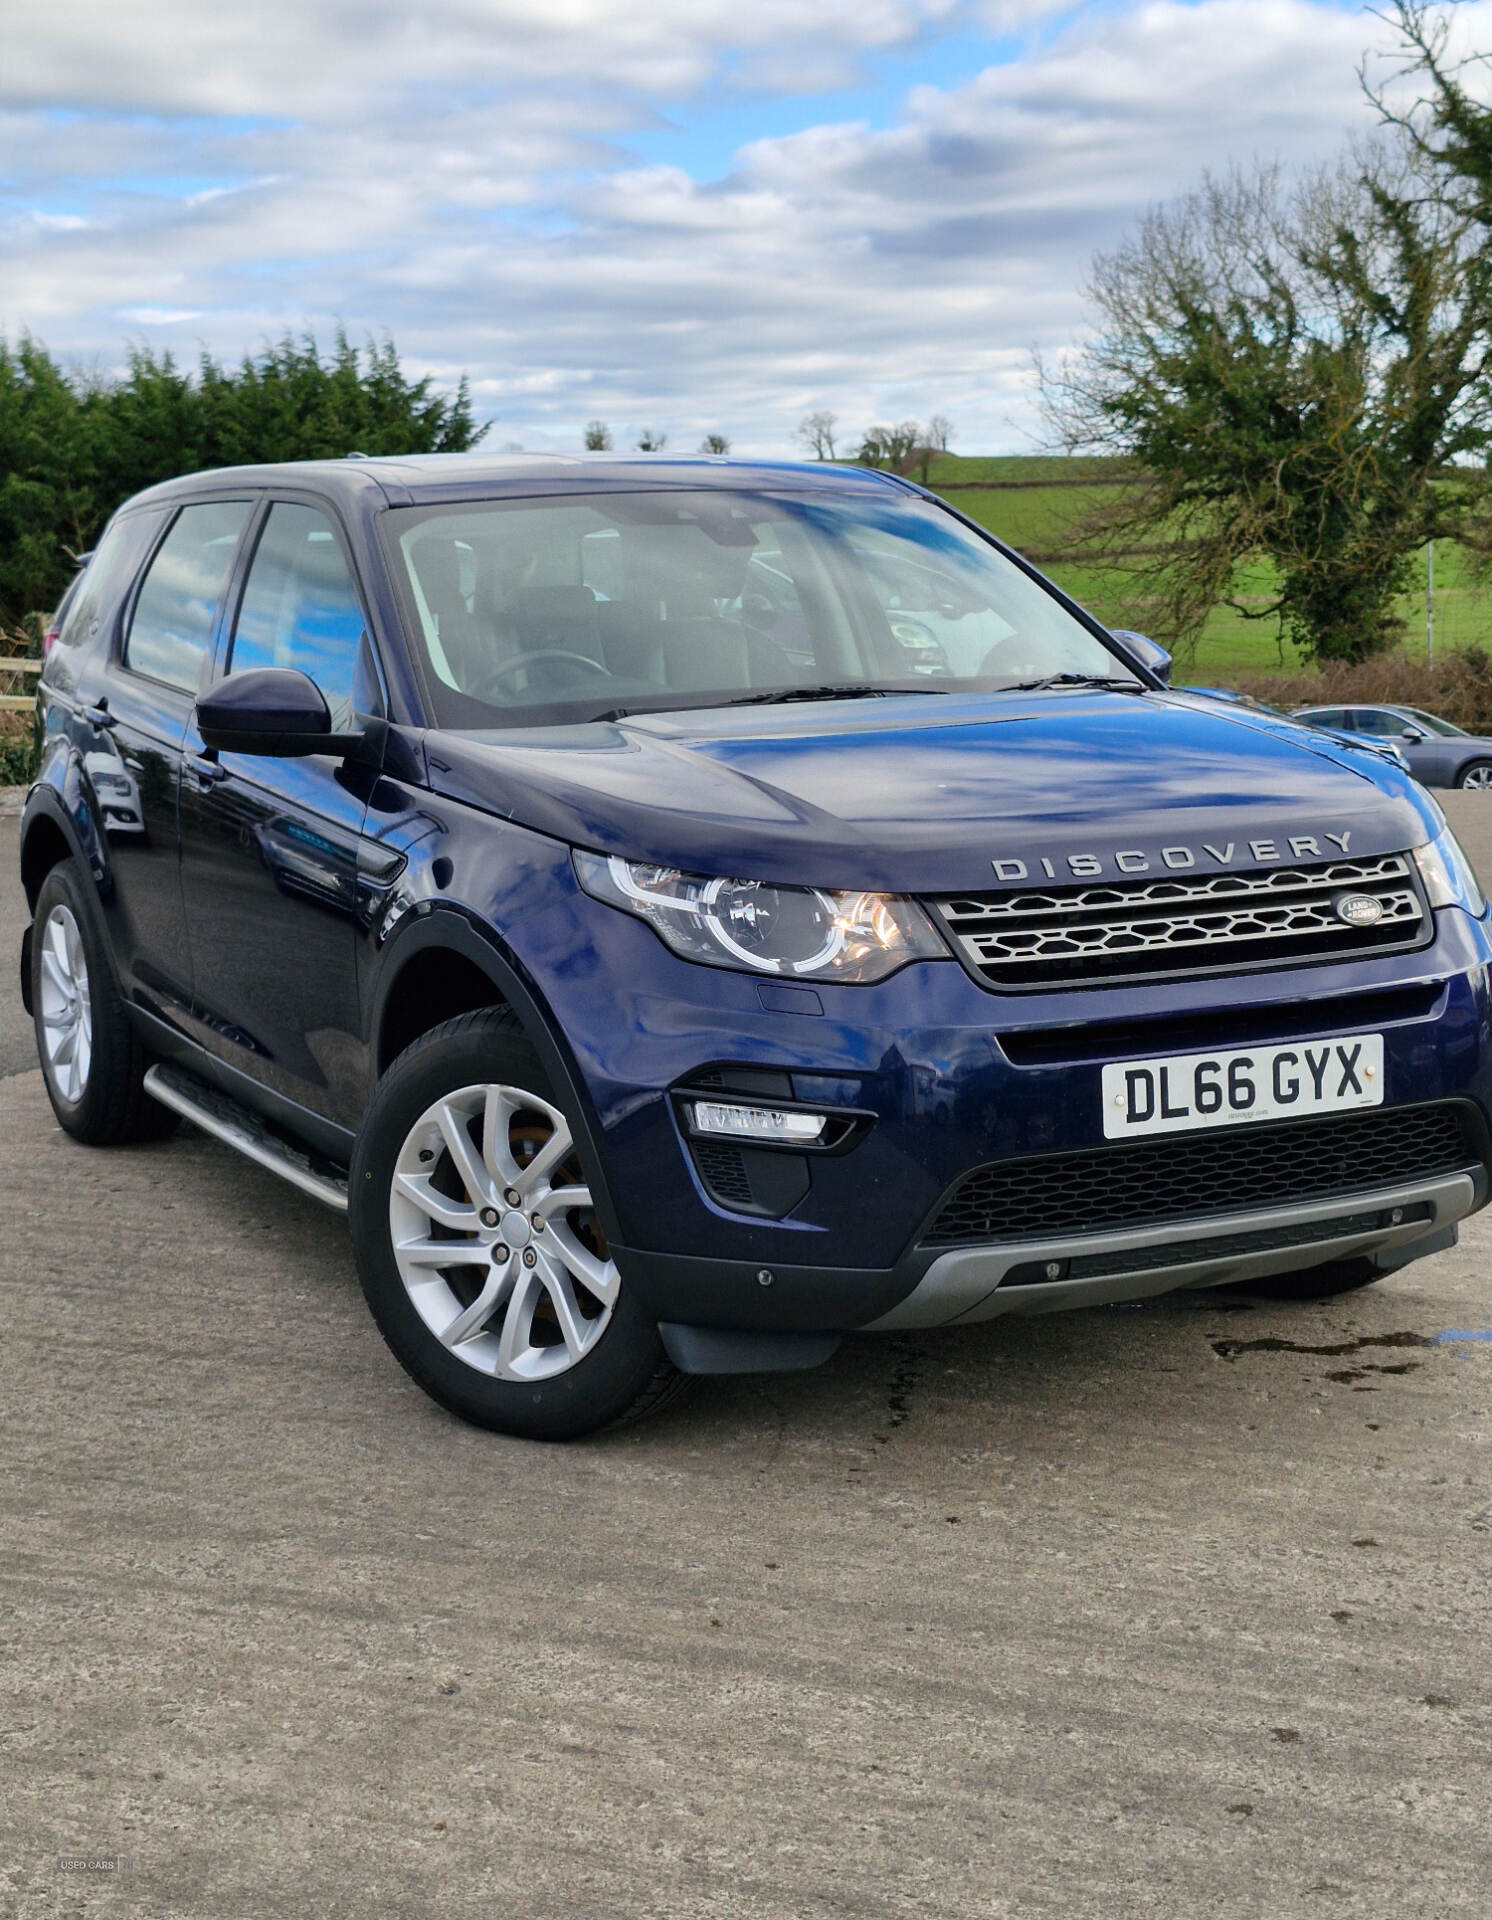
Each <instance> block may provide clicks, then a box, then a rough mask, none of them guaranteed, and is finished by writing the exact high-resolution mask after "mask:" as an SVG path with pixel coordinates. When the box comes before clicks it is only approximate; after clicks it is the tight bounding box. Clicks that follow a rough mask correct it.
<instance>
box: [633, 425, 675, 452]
mask: <svg viewBox="0 0 1492 1920" xmlns="http://www.w3.org/2000/svg"><path fill="white" fill-rule="evenodd" d="M667 445H668V435H667V434H666V433H659V432H658V431H657V430H656V429H655V428H653V427H644V428H643V430H642V432H641V433H640V434H639V435H638V436H637V451H638V452H639V453H662V451H663V449H664V448H665V447H666V446H667Z"/></svg>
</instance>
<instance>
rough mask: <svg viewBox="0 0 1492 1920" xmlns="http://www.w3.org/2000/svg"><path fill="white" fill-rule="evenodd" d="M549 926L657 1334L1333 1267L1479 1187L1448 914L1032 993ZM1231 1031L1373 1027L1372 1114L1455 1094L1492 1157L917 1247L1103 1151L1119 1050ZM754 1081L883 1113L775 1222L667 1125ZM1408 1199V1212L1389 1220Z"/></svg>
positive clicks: (990, 1304) (1467, 923)
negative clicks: (1135, 1216) (851, 974)
mask: <svg viewBox="0 0 1492 1920" xmlns="http://www.w3.org/2000/svg"><path fill="white" fill-rule="evenodd" d="M556 878H559V876H556ZM546 918H547V916H546ZM542 925H543V922H539V923H536V924H533V926H532V931H534V932H538V931H539V929H540V927H541V926H542ZM550 926H551V927H552V930H553V931H552V938H551V940H550V941H549V942H548V944H549V945H550V948H551V954H552V956H553V958H552V959H551V960H550V963H549V964H541V965H538V966H535V967H534V968H533V973H534V975H535V976H537V977H540V978H543V979H544V981H545V986H546V990H547V994H548V998H549V1003H550V1009H551V1013H552V1016H553V1018H554V1021H555V1024H556V1026H557V1027H558V1028H559V1030H560V1031H561V1032H562V1033H563V1034H564V1035H565V1037H566V1039H567V1040H568V1041H569V1043H570V1046H571V1049H572V1053H573V1058H574V1061H575V1064H576V1067H577V1069H578V1071H579V1074H580V1076H581V1078H582V1080H583V1082H584V1086H585V1092H586V1095H587V1097H588V1099H589V1101H590V1103H591V1105H592V1109H593V1112H594V1116H595V1121H596V1128H595V1134H596V1143H597V1147H598V1151H599V1154H600V1156H601V1159H602V1161H603V1168H602V1171H603V1172H604V1178H605V1184H606V1188H607V1192H608V1195H609V1198H610V1203H611V1208H612V1214H613V1218H614V1229H613V1231H612V1233H611V1242H612V1250H613V1252H614V1254H615V1256H616V1259H617V1262H618V1265H619V1266H620V1268H621V1271H622V1273H623V1276H624V1278H625V1280H626V1282H627V1284H628V1286H629V1287H630V1288H632V1289H633V1290H634V1293H635V1295H636V1297H637V1298H638V1299H639V1301H640V1302H641V1304H642V1305H643V1306H644V1308H645V1310H646V1311H647V1312H648V1313H649V1314H650V1315H651V1316H652V1317H654V1318H655V1319H657V1320H658V1321H660V1322H668V1323H684V1324H686V1325H693V1326H706V1327H716V1328H741V1329H762V1330H766V1329H784V1330H787V1329H796V1330H799V1331H802V1332H809V1331H823V1330H848V1329H852V1328H863V1327H871V1326H874V1327H888V1328H889V1327H910V1326H929V1325H940V1324H948V1323H951V1322H954V1321H959V1320H972V1319H978V1318H986V1317H991V1316H993V1315H995V1314H1003V1313H1008V1312H1032V1311H1047V1310H1051V1309H1053V1308H1056V1307H1062V1306H1080V1305H1084V1304H1088V1303H1090V1302H1095V1301H1106V1300H1117V1299H1135V1298H1141V1297H1144V1296H1145V1295H1147V1294H1155V1293H1160V1292H1164V1291H1167V1290H1169V1289H1171V1288H1176V1287H1194V1286H1205V1285H1213V1284H1222V1283H1224V1282H1241V1281H1247V1280H1248V1279H1250V1278H1258V1277H1263V1276H1264V1275H1266V1274H1269V1273H1276V1272H1281V1271H1287V1270H1290V1269H1293V1268H1302V1267H1308V1266H1311V1265H1313V1264H1320V1263H1324V1262H1327V1261H1333V1260H1339V1259H1343V1258H1356V1257H1359V1256H1363V1257H1370V1258H1373V1259H1376V1260H1378V1261H1379V1262H1380V1263H1383V1262H1399V1261H1400V1260H1402V1259H1409V1258H1414V1257H1417V1256H1418V1253H1419V1252H1422V1251H1430V1250H1433V1248H1434V1247H1435V1246H1437V1245H1439V1244H1445V1243H1446V1238H1445V1237H1446V1236H1447V1235H1448V1234H1450V1233H1451V1232H1452V1231H1453V1229H1454V1226H1455V1223H1456V1222H1457V1221H1458V1220H1459V1219H1461V1218H1463V1217H1464V1216H1465V1215H1466V1214H1468V1213H1470V1212H1472V1211H1474V1210H1475V1209H1476V1208H1477V1207H1479V1206H1481V1205H1482V1204H1484V1202H1485V1201H1486V1199H1487V1197H1488V1176H1487V1166H1488V1163H1489V1161H1492V1148H1489V1147H1488V1145H1487V1118H1488V1114H1489V1113H1492V991H1489V970H1492V941H1489V936H1488V928H1487V926H1486V925H1485V924H1484V923H1482V922H1478V921H1474V920H1472V919H1471V918H1470V917H1469V916H1468V915H1466V914H1464V913H1462V912H1460V911H1458V910H1454V909H1450V910H1445V911H1442V912H1441V913H1439V914H1438V915H1437V930H1436V939H1435V942H1434V944H1433V945H1432V946H1429V947H1426V948H1423V949H1421V950H1419V951H1417V952H1414V953H1410V954H1402V955H1396V956H1385V957H1383V958H1379V959H1375V960H1372V961H1367V962H1361V963H1358V964H1354V965H1351V966H1347V965H1330V966H1315V967H1304V966H1302V967H1297V968H1294V969H1281V970H1279V971H1277V972H1274V973H1268V974H1263V973H1260V974H1252V975H1249V976H1240V977H1238V978H1233V977H1226V978H1212V979H1208V980H1197V979H1193V980H1176V981H1170V982H1166V983H1164V984H1160V985H1150V986H1144V987H1139V986H1128V987H1120V988H1113V989H1087V990H1083V991H1081V992H1067V993H1062V994H1046V995H1039V996H1028V995H1022V996H1020V1002H1019V1005H1018V1006H1017V1005H1014V1004H1012V1002H1013V1000H1014V998H1015V997H1014V996H1006V995H1002V994H995V993H990V992H988V991H985V990H983V989H982V988H980V987H979V986H977V985H975V984H974V982H972V981H971V980H970V979H969V978H968V976H967V975H966V974H965V973H964V972H963V970H962V968H960V967H959V966H958V965H957V964H956V963H955V962H951V961H949V962H930V963H926V964H923V965H920V966H915V967H909V968H907V969H904V970H903V972H902V973H900V974H898V975H896V976H894V977H893V978H892V979H890V980H888V981H886V982H884V983H882V984H880V985H879V986H876V987H870V988H854V987H827V986H821V987H819V988H817V989H815V990H805V989H802V988H787V989H782V988H778V987H773V986H772V985H770V984H769V983H763V982H760V981H758V980H756V979H755V978H753V977H751V976H747V975H744V974H737V973H730V972H725V971H721V970H716V969H711V968H706V967H699V966H693V965H691V964H689V963H688V962H686V961H682V960H679V959H677V958H676V957H675V956H673V955H672V954H670V953H669V952H668V951H667V950H666V949H665V948H664V947H663V946H662V943H661V942H660V941H659V940H658V939H657V938H656V936H655V935H654V934H653V933H652V931H651V930H650V929H649V928H647V927H645V926H643V925H642V924H641V923H639V922H637V921H635V920H632V919H631V918H629V917H628V916H625V915H621V914H618V913H616V912H615V911H613V910H612V909H610V908H607V907H605V906H603V905H601V904H600V903H598V902H594V901H591V900H590V899H589V898H588V897H585V896H579V897H575V896H573V895H572V902H571V906H570V909H569V911H568V912H566V913H564V914H563V915H557V916H556V917H555V919H554V920H552V921H550ZM561 954H562V955H563V964H558V961H559V956H560V955H561ZM538 957H539V956H536V958H538ZM1395 996H1397V1002H1396V1005H1397V1010H1395V1007H1394V1005H1390V1002H1394V1001H1395ZM1241 1021H1242V1022H1245V1023H1247V1025H1246V1038H1247V1039H1248V1041H1249V1042H1250V1043H1251V1044H1252V1043H1253V1042H1254V1041H1257V1042H1258V1043H1259V1044H1261V1045H1263V1044H1268V1043H1269V1042H1270V1041H1273V1040H1293V1039H1296V1038H1298V1037H1300V1036H1302V1035H1303V1034H1309V1035H1310V1036H1312V1037H1317V1038H1326V1037H1329V1036H1330V1035H1331V1034H1333V1033H1336V1034H1344V1033H1350V1032H1360V1031H1368V1030H1374V1031H1381V1032H1382V1033H1383V1035H1384V1074H1385V1103H1384V1110H1385V1111H1387V1110H1390V1109H1396V1108H1404V1107H1410V1106H1425V1105H1429V1104H1438V1103H1456V1104H1457V1106H1458V1108H1459V1109H1460V1110H1462V1111H1464V1112H1465V1113H1466V1114H1467V1115H1468V1117H1469V1118H1470V1120H1471V1124H1470V1125H1469V1126H1468V1129H1467V1131H1468V1136H1469V1137H1470V1136H1475V1138H1476V1140H1477V1141H1478V1142H1479V1143H1480V1144H1478V1145H1477V1146H1476V1147H1475V1149H1474V1150H1472V1149H1468V1151H1467V1153H1466V1154H1465V1156H1464V1165H1463V1164H1461V1163H1459V1162H1457V1163H1453V1164H1449V1165H1442V1164H1438V1163H1437V1164H1436V1165H1435V1166H1434V1167H1427V1168H1425V1169H1423V1170H1422V1172H1420V1173H1418V1174H1414V1175H1412V1176H1411V1174H1410V1172H1409V1171H1408V1170H1402V1171H1403V1177H1402V1178H1399V1177H1397V1176H1398V1175H1399V1174H1400V1172H1401V1170H1400V1169H1398V1168H1395V1167H1383V1166H1381V1165H1380V1166H1379V1167H1377V1168H1375V1169H1374V1170H1373V1172H1372V1173H1371V1175H1365V1177H1364V1185H1363V1187H1362V1188H1358V1187H1355V1186H1354V1185H1353V1183H1352V1180H1351V1179H1350V1178H1348V1179H1346V1180H1344V1181H1343V1182H1342V1183H1340V1185H1339V1186H1337V1187H1336V1188H1334V1190H1333V1191H1331V1192H1329V1193H1326V1194H1324V1195H1323V1196H1322V1197H1318V1198H1313V1199H1310V1200H1309V1201H1302V1202H1301V1204H1299V1205H1294V1204H1285V1202H1287V1201H1288V1200H1290V1198H1291V1196H1290V1194H1289V1190H1288V1185H1289V1183H1288V1181H1283V1180H1282V1181H1281V1183H1280V1186H1279V1188H1278V1190H1276V1191H1275V1192H1273V1193H1271V1191H1270V1190H1269V1189H1270V1181H1269V1179H1268V1177H1267V1176H1266V1177H1264V1178H1262V1179H1261V1182H1260V1191H1259V1193H1258V1195H1257V1202H1255V1199H1254V1196H1253V1195H1252V1193H1250V1194H1249V1195H1248V1196H1247V1198H1246V1204H1240V1203H1239V1200H1238V1199H1237V1197H1235V1198H1234V1199H1232V1200H1230V1201H1229V1202H1228V1203H1227V1207H1228V1210H1226V1211H1218V1212H1208V1211H1207V1210H1206V1209H1205V1208H1199V1209H1198V1210H1196V1212H1195V1213H1193V1214H1191V1215H1189V1216H1188V1217H1186V1218H1184V1219H1170V1220H1167V1221H1165V1222H1164V1223H1163V1224H1156V1225H1148V1224H1146V1223H1145V1222H1144V1221H1134V1222H1131V1223H1126V1224H1125V1226H1124V1227H1123V1229H1122V1230H1121V1231H1108V1230H1105V1225H1104V1223H1103V1222H1102V1221H1097V1222H1095V1221H1093V1220H1089V1221H1088V1222H1087V1223H1086V1228H1087V1230H1085V1231H1084V1232H1082V1233H1080V1234H1078V1233H1069V1234H1064V1233H1062V1232H1060V1231H1057V1232H1053V1231H1049V1230H1047V1229H1045V1228H1043V1229H1042V1230H1041V1231H1040V1233H1039V1234H1037V1233H1033V1234H1031V1235H1029V1236H1027V1237H1022V1238H1019V1239H1017V1238H1014V1237H1010V1238H1005V1239H1002V1238H1001V1236H1000V1235H999V1233H998V1232H994V1233H991V1234H987V1235H984V1236H983V1237H982V1238H981V1239H980V1240H979V1243H978V1244H977V1245H949V1244H947V1243H946V1242H944V1243H942V1244H928V1243H927V1235H928V1230H929V1224H930V1222H931V1221H932V1220H933V1218H934V1216H935V1215H936V1213H937V1211H938V1209H939V1207H940V1205H941V1203H942V1201H943V1200H944V1199H945V1198H946V1197H947V1195H948V1194H949V1193H950V1191H951V1190H952V1189H953V1188H954V1187H955V1186H956V1185H957V1183H958V1182H959V1181H961V1180H962V1179H963V1178H964V1177H965V1176H966V1175H967V1174H968V1173H969V1172H970V1171H971V1170H972V1169H975V1168H978V1167H980V1166H986V1165H990V1164H994V1163H1009V1162H1011V1161H1016V1160H1024V1159H1027V1158H1030V1157H1032V1156H1045V1155H1057V1154H1063V1153H1068V1154H1071V1153H1073V1152H1087V1151H1090V1150H1092V1151H1095V1152H1099V1153H1101V1152H1103V1151H1104V1150H1106V1146H1107V1143H1106V1142H1105V1140H1104V1138H1103V1133H1102V1124H1101V1108H1100V1098H1099V1082H1100V1076H1101V1071H1102V1066H1103V1064H1104V1062H1105V1061H1106V1060H1109V1059H1121V1060H1122V1059H1134V1058H1144V1057H1146V1056H1147V1055H1149V1056H1152V1057H1164V1056H1165V1055H1167V1054H1170V1053H1176V1052H1180V1051H1184V1050H1186V1048H1185V1046H1183V1045H1182V1044H1181V1043H1179V1042H1178V1040H1177V1038H1176V1036H1177V1034H1178V1033H1180V1032H1181V1031H1182V1029H1183V1027H1184V1026H1185V1025H1186V1023H1191V1026H1192V1027H1195V1026H1196V1025H1197V1024H1198V1023H1199V1022H1200V1023H1205V1024H1207V1026H1208V1030H1209V1038H1208V1039H1207V1040H1206V1041H1205V1042H1203V1044H1204V1045H1206V1046H1213V1045H1216V1046H1219V1047H1222V1046H1225V1045H1227V1044H1230V1036H1232V1035H1234V1034H1237V1033H1240V1032H1245V1028H1244V1027H1241V1026H1240V1025H1239V1023H1240V1022H1241ZM1214 1024H1215V1026H1216V1029H1217V1034H1218V1037H1217V1038H1216V1039H1213V1038H1212V1037H1210V1036H1211V1027H1212V1026H1213V1025H1214ZM1142 1030H1143V1031H1142ZM1147 1034H1148V1036H1149V1037H1146V1035H1147ZM1018 1043H1019V1044H1018ZM741 1072H746V1073H752V1072H757V1073H765V1074H772V1075H776V1076H778V1077H779V1079H780V1080H781V1082H782V1088H781V1091H782V1093H783V1095H784V1097H790V1098H791V1099H792V1100H793V1101H796V1102H798V1103H806V1104H811V1105H813V1106H816V1107H823V1108H829V1109H839V1110H840V1111H843V1112H854V1113H856V1114H860V1115H865V1116H868V1117H869V1120H870V1124H869V1125H868V1127H867V1129H866V1130H865V1131H864V1133H863V1136H862V1137H860V1138H859V1140H858V1142H857V1144H856V1145H855V1146H854V1149H853V1151H850V1152H846V1153H843V1154H840V1155H837V1156H825V1157H823V1158H821V1159H817V1160H814V1161H813V1162H812V1164H811V1180H810V1182H809V1184H808V1185H807V1187H806V1190H804V1192H803V1193H802V1197H801V1199H799V1200H795V1201H794V1202H793V1203H792V1204H791V1205H790V1206H787V1207H786V1208H784V1209H783V1211H782V1212H781V1213H780V1215H779V1216H778V1217H766V1215H764V1213H763V1212H762V1211H761V1210H758V1211H757V1212H756V1213H755V1214H752V1213H751V1212H750V1211H748V1210H747V1209H745V1208H744V1207H734V1206H732V1205H730V1204H724V1203H722V1200H721V1197H720V1193H719V1191H718V1190H717V1191H714V1192H712V1190H711V1188H710V1186H709V1184H708V1183H707V1181H706V1180H705V1179H704V1178H703V1177H702V1176H701V1171H700V1167H699V1164H698V1162H697V1159H696V1157H695V1156H694V1155H693V1154H692V1153H691V1150H690V1146H689V1144H688V1141H687V1139H686V1137H685V1133H684V1130H683V1128H682V1126H681V1124H680V1115H679V1104H678V1094H679V1091H680V1089H681V1088H683V1087H686V1086H697V1085H698V1084H699V1083H700V1082H701V1080H702V1079H705V1078H706V1077H708V1076H710V1075H711V1074H717V1075H719V1074H723V1075H724V1076H725V1080H726V1084H729V1078H730V1075H731V1074H732V1073H741ZM717 1084H718V1082H717ZM762 1091H763V1094H764V1095H765V1092H766V1090H765V1089H762ZM1286 1124H1287V1126H1288V1125H1289V1124H1291V1123H1286ZM1295 1124H1299V1123H1295ZM1230 1131H1231V1130H1230ZM1198 1137H1199V1136H1197V1135H1192V1136H1190V1138H1192V1139H1196V1138H1198ZM1395 1208H1401V1209H1408V1210H1409V1211H1408V1212H1407V1213H1406V1214H1405V1215H1404V1217H1402V1218H1400V1219H1398V1220H1393V1219H1391V1218H1390V1217H1389V1216H1390V1215H1392V1214H1393V1212H1394V1210H1395ZM1059 1225H1060V1223H1059ZM1050 1263H1056V1264H1058V1265H1059V1267H1062V1269H1063V1271H1062V1274H1061V1277H1060V1279H1058V1280H1056V1281H1053V1282H1047V1281H1045V1280H1043V1279H1042V1278H1040V1277H1039V1275H1038V1276H1036V1277H1034V1278H1033V1276H1032V1273H1031V1269H1032V1268H1033V1266H1035V1267H1041V1268H1044V1267H1045V1266H1046V1265H1048V1264H1050ZM1095 1263H1096V1264H1095ZM1018 1268H1019V1269H1023V1270H1024V1271H1023V1272H1021V1273H1017V1274H1014V1277H1012V1275H1013V1271H1014V1270H1015V1269H1018Z"/></svg>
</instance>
